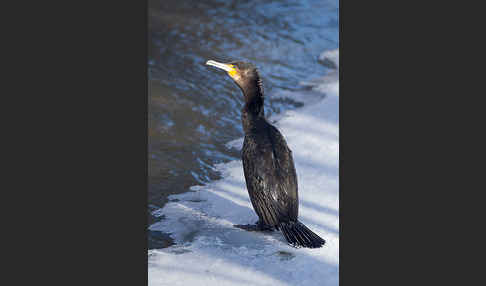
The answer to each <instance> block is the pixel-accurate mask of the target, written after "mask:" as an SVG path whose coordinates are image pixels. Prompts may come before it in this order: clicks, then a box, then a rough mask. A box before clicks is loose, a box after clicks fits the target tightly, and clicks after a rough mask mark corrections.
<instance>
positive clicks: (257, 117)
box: [206, 60, 325, 248]
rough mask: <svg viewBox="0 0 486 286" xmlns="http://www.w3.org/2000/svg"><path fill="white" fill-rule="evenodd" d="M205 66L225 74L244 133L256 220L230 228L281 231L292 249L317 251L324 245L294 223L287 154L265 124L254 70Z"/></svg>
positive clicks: (293, 184) (240, 65)
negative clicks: (239, 100)
mask: <svg viewBox="0 0 486 286" xmlns="http://www.w3.org/2000/svg"><path fill="white" fill-rule="evenodd" d="M206 64H207V65H211V66H215V67H217V68H220V69H223V70H225V71H226V72H227V73H228V75H229V76H230V77H231V78H232V79H233V81H234V82H235V83H236V85H238V87H239V88H240V89H241V91H242V92H243V95H244V97H245V106H244V107H243V109H242V110H241V121H242V123H243V130H244V131H245V140H244V143H243V149H242V160H243V169H244V173H245V180H246V187H247V189H248V194H249V195H250V200H251V203H252V205H253V209H254V210H255V212H256V213H257V215H258V217H259V220H258V222H257V223H256V224H255V225H235V226H236V227H239V228H242V229H245V230H249V231H265V230H269V231H272V230H274V229H277V230H281V231H282V233H283V235H284V236H285V238H286V240H287V241H288V243H289V244H291V245H292V246H294V247H300V246H303V247H309V248H318V247H321V246H322V245H324V243H325V240H324V239H322V238H320V237H319V236H318V235H317V234H315V233H314V232H312V231H311V230H310V229H308V228H307V227H306V226H305V225H304V224H302V223H301V222H299V221H298V219H297V217H298V211H299V196H298V191H297V174H296V172H295V166H294V161H293V158H292V151H291V150H290V149H289V147H288V146H287V143H286V142H285V138H284V137H283V136H282V134H280V132H279V131H278V130H277V128H275V126H273V125H271V124H270V123H268V121H267V120H266V119H265V116H264V115H265V112H264V108H263V100H264V98H263V85H262V81H261V79H260V76H259V74H258V71H257V69H256V67H255V66H254V65H252V64H250V63H246V62H240V61H236V62H230V63H219V62H216V61H213V60H210V61H207V62H206Z"/></svg>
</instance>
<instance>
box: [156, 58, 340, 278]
mask: <svg viewBox="0 0 486 286" xmlns="http://www.w3.org/2000/svg"><path fill="white" fill-rule="evenodd" d="M320 58H322V59H321V61H324V62H325V61H328V62H330V63H333V65H334V66H335V67H338V66H339V64H338V62H337V59H338V58H339V53H338V50H333V51H327V52H324V53H323V54H322V55H321V57H320ZM329 69H330V71H329V72H328V73H327V74H326V75H325V76H324V77H321V78H319V79H315V80H312V81H309V82H307V83H304V85H307V86H308V87H309V89H310V90H308V91H304V92H303V93H306V94H304V95H303V94H302V93H300V94H299V93H295V92H294V93H286V94H283V95H282V96H286V97H291V96H295V97H296V98H301V99H302V98H303V99H306V96H307V97H312V94H315V95H316V94H317V93H318V95H316V97H312V98H313V99H314V101H311V102H312V103H311V104H309V102H308V101H307V100H305V101H304V103H305V105H304V107H302V108H298V109H294V110H291V111H287V112H285V113H284V114H283V115H282V116H281V117H279V119H278V122H277V123H276V124H275V125H276V126H277V128H279V130H280V131H281V133H282V134H283V135H284V137H285V138H286V139H287V143H288V145H289V147H290V148H291V149H292V152H293V155H294V161H295V165H296V166H295V167H296V170H297V176H298V183H299V200H300V206H299V220H300V221H301V222H302V223H304V224H305V225H306V226H307V227H309V228H310V229H311V230H313V231H314V232H315V233H317V234H318V235H319V236H321V237H322V238H324V239H325V240H326V244H325V245H324V247H322V248H319V249H307V248H299V249H296V248H293V247H291V246H289V245H288V244H287V243H286V241H285V239H284V237H283V235H282V234H281V233H280V232H278V231H275V232H247V231H244V230H241V229H238V228H235V227H233V225H234V224H248V223H254V222H256V220H257V216H256V214H255V212H254V211H253V208H252V206H251V203H250V200H249V198H248V193H247V190H246V185H245V180H244V176H243V167H242V162H241V161H240V160H238V161H232V162H229V163H226V164H220V165H217V166H216V169H218V170H219V171H220V172H221V174H222V177H223V178H222V179H221V180H218V181H213V182H210V183H209V184H207V185H206V186H194V187H192V188H191V192H187V193H184V194H179V195H173V196H170V197H169V199H170V200H172V201H170V202H169V203H167V204H166V205H165V207H164V208H163V209H159V210H156V211H154V215H155V216H162V215H163V216H164V217H165V218H164V219H162V220H161V221H159V222H157V223H155V224H153V225H151V226H150V229H151V230H153V231H163V232H168V233H170V234H171V237H173V238H174V241H175V243H176V245H174V246H171V247H169V248H164V249H159V250H150V251H149V253H148V262H149V267H148V280H149V285H338V284H339V278H338V274H339V270H338V268H339V82H338V79H339V77H338V74H337V70H333V69H332V64H329ZM241 144H242V139H238V140H235V141H233V142H229V143H228V146H229V147H231V148H237V149H239V148H241Z"/></svg>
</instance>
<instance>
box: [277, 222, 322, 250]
mask: <svg viewBox="0 0 486 286" xmlns="http://www.w3.org/2000/svg"><path fill="white" fill-rule="evenodd" d="M278 227H279V229H280V230H281V231H282V233H283V235H284V236H285V239H286V240H287V242H288V243H289V244H291V245H292V246H294V247H308V248H319V247H322V246H323V245H324V244H325V243H326V241H325V240H324V239H322V238H320V237H319V236H318V235H317V234H315V233H314V232H313V231H312V230H310V229H308V228H307V227H306V226H305V225H304V224H303V223H301V222H300V221H295V222H282V223H280V224H279V225H278Z"/></svg>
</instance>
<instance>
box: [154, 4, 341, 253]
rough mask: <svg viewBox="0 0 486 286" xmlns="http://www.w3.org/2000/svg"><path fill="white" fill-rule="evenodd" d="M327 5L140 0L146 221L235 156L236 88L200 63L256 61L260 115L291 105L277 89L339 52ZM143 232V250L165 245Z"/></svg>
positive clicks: (320, 69) (293, 84)
mask: <svg viewBox="0 0 486 286" xmlns="http://www.w3.org/2000/svg"><path fill="white" fill-rule="evenodd" d="M338 6H339V2H338V1H337V0H333V1H313V0H307V1H302V0H299V1H256V0H255V1H228V0H223V1H217V0H210V1H187V0H177V1H174V0H169V1H168V0H149V11H148V15H149V23H148V26H149V45H148V48H149V106H148V110H149V114H148V115H149V120H148V121H149V134H148V136H149V146H148V156H149V190H148V191H149V196H148V200H149V202H148V204H149V210H148V211H149V213H148V216H149V223H152V222H153V221H154V218H153V217H152V215H151V214H150V211H151V210H153V209H154V208H158V207H161V206H163V205H164V204H165V203H166V202H167V196H168V195H169V194H175V193H181V192H185V191H188V189H189V187H190V186H192V185H197V184H204V183H206V182H208V181H209V180H213V179H216V178H218V173H217V172H216V171H215V170H214V169H213V167H212V166H214V164H216V163H221V162H226V161H229V160H233V159H237V158H239V157H240V154H239V151H238V150H235V149H232V148H229V147H227V146H226V143H228V142H229V141H231V140H234V139H237V138H239V137H242V136H243V130H242V127H241V121H240V109H241V108H242V106H243V99H242V95H241V91H240V90H239V89H238V88H237V87H236V85H235V84H234V83H233V82H232V81H231V79H230V78H229V77H228V76H226V75H225V74H224V73H223V72H220V71H216V70H215V69H212V68H210V67H208V66H206V65H205V62H206V60H208V59H214V60H218V61H223V62H224V61H229V60H235V59H239V60H246V61H251V62H253V63H254V64H256V65H257V66H258V67H259V70H260V74H261V76H262V79H263V83H264V88H265V96H266V101H265V105H266V106H265V108H266V115H267V116H270V115H272V114H274V113H278V112H280V111H282V110H283V109H288V108H294V107H297V106H299V105H302V104H305V102H304V103H299V102H297V101H294V100H292V99H288V98H287V99H282V97H279V96H278V95H279V94H282V93H284V92H286V93H287V94H288V92H289V91H297V90H299V89H302V88H303V87H301V86H299V84H298V83H299V82H300V81H303V80H308V79H312V78H313V77H317V76H320V75H322V74H323V73H324V69H325V66H324V65H322V64H320V63H319V62H318V61H317V58H318V56H319V54H320V53H321V52H322V51H324V50H330V49H336V48H338V38H339V36H338V30H339V29H338V27H339V25H338V14H339V12H338ZM166 241H167V240H166V237H164V235H163V234H160V233H155V232H149V248H153V247H162V246H164V243H166Z"/></svg>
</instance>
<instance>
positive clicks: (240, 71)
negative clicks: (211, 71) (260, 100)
mask: <svg viewBox="0 0 486 286" xmlns="http://www.w3.org/2000/svg"><path fill="white" fill-rule="evenodd" d="M206 64H207V65H210V66H214V67H217V68H219V69H222V70H224V71H226V73H227V74H228V75H229V76H230V77H231V78H232V79H233V81H234V82H235V83H236V84H237V85H238V86H239V87H240V89H241V90H242V91H243V94H245V96H248V95H249V94H250V93H258V94H259V95H260V96H263V85H262V81H261V80H260V76H259V74H258V70H257V68H256V67H255V66H254V65H253V64H251V63H247V62H242V61H233V62H229V63H219V62H217V61H213V60H209V61H207V62H206Z"/></svg>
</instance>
